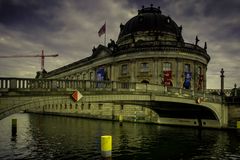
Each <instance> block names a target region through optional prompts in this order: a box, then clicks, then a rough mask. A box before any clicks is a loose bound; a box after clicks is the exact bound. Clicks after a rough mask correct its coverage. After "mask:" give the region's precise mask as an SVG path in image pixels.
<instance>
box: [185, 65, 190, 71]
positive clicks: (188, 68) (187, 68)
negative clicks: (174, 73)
mask: <svg viewBox="0 0 240 160" xmlns="http://www.w3.org/2000/svg"><path fill="white" fill-rule="evenodd" d="M184 72H190V64H185V65H184Z"/></svg>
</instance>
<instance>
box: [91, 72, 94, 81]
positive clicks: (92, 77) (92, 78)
mask: <svg viewBox="0 0 240 160" xmlns="http://www.w3.org/2000/svg"><path fill="white" fill-rule="evenodd" d="M90 80H94V74H93V72H90Z"/></svg>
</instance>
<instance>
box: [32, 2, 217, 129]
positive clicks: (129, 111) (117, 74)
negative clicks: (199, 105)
mask: <svg viewBox="0 0 240 160" xmlns="http://www.w3.org/2000/svg"><path fill="white" fill-rule="evenodd" d="M198 41H199V40H198V38H197V37H196V41H195V43H194V44H190V43H186V42H184V39H183V37H182V26H178V25H177V24H176V23H175V22H174V21H173V20H172V19H171V18H170V17H169V16H165V15H163V14H162V12H161V10H160V8H155V7H153V6H152V5H151V6H150V7H146V8H145V7H143V8H142V9H140V10H139V11H138V14H137V15H136V16H135V17H133V18H131V19H130V20H129V21H127V22H126V23H125V24H120V32H119V36H118V39H117V41H116V42H115V41H114V40H111V41H110V43H108V44H107V46H103V45H99V46H98V47H97V48H95V47H94V48H93V49H92V54H91V56H89V57H87V58H84V59H81V60H79V61H76V62H74V63H71V64H68V65H66V66H63V67H61V68H58V69H55V70H53V71H50V72H48V73H44V74H43V75H42V76H43V78H47V79H63V80H92V81H106V82H107V81H109V82H110V81H116V82H121V83H122V82H134V83H139V84H142V83H149V84H157V85H159V86H167V87H170V86H173V87H176V88H183V89H186V90H194V91H199V92H202V91H204V90H205V89H206V71H207V64H208V62H209V60H210V56H209V55H208V54H207V51H206V49H207V46H206V43H205V46H204V47H203V48H202V47H200V46H198ZM39 78H40V77H39ZM79 82H81V81H79ZM122 84H125V83H122ZM126 84H128V83H126ZM126 87H127V86H126ZM43 107H44V108H41V107H39V108H38V109H37V108H36V109H34V110H32V111H34V112H40V113H43V112H44V113H48V114H58V115H69V116H77V117H89V118H97V119H109V120H118V118H119V117H120V115H121V116H123V117H124V120H127V121H134V122H150V123H158V124H175V125H176V124H177V125H191V126H198V125H200V124H199V123H200V122H199V120H198V119H196V117H194V113H191V111H189V110H184V113H183V111H182V112H181V114H179V112H178V111H177V110H176V111H173V110H174V107H170V108H171V109H169V110H168V108H165V109H167V110H168V111H166V110H164V112H162V113H164V114H161V115H160V114H159V113H156V112H155V111H154V110H152V109H151V108H147V107H144V106H141V105H136V104H116V103H114V102H108V103H97V102H95V103H91V102H85V101H81V100H80V101H78V102H77V103H74V102H73V101H72V100H69V101H67V102H59V104H48V105H46V106H43ZM181 108H184V106H181ZM170 112H171V113H170ZM165 113H166V114H165ZM169 113H170V114H171V116H170V117H169ZM172 113H174V114H172ZM182 113H183V114H182ZM184 115H186V116H187V117H184ZM189 115H193V116H192V117H191V116H189ZM203 115H205V118H202V120H203V119H205V120H203V124H204V125H205V126H217V125H218V122H217V120H216V119H214V118H212V117H211V116H210V117H207V116H206V115H207V114H205V113H204V114H203Z"/></svg>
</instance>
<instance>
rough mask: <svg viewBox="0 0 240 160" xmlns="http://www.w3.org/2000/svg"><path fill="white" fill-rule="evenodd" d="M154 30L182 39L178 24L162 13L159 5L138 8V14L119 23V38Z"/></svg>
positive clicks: (180, 28)
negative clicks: (123, 22)
mask: <svg viewBox="0 0 240 160" xmlns="http://www.w3.org/2000/svg"><path fill="white" fill-rule="evenodd" d="M145 31H149V32H155V33H161V34H163V35H164V33H168V34H172V35H175V36H176V39H178V40H183V39H182V34H181V31H182V27H181V26H180V27H178V25H177V24H176V23H175V22H174V21H173V20H172V19H171V18H170V17H169V16H165V15H163V14H162V12H161V10H160V7H158V8H155V7H153V5H151V7H147V8H144V6H143V7H142V9H141V10H138V15H137V16H135V17H133V18H131V19H130V20H129V21H128V22H127V23H126V24H125V25H122V24H121V25H120V34H119V37H118V38H119V39H120V38H122V37H124V36H126V35H129V34H135V33H138V32H145Z"/></svg>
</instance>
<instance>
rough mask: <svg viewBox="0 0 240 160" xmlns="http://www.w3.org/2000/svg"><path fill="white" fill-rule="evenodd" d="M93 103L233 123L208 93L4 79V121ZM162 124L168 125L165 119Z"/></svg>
mask: <svg viewBox="0 0 240 160" xmlns="http://www.w3.org/2000/svg"><path fill="white" fill-rule="evenodd" d="M75 90H78V91H79V92H80V93H81V94H82V95H83V97H82V98H81V99H80V100H79V101H77V102H75V101H74V100H73V99H72V94H73V92H74V91H75ZM91 103H98V104H101V105H99V108H101V107H102V105H103V104H110V103H111V104H116V105H120V106H124V105H134V106H141V107H144V108H148V109H151V110H153V111H154V112H155V113H156V114H157V115H158V116H159V117H164V116H166V115H167V117H170V118H174V117H175V116H177V117H178V118H180V119H182V120H184V119H194V120H196V121H194V124H195V125H196V126H202V125H203V124H204V123H205V122H204V123H203V120H206V122H207V123H208V125H206V126H207V127H216V128H226V127H228V121H229V119H228V114H229V113H228V107H227V106H226V105H224V104H223V103H224V101H223V99H222V97H220V96H217V95H212V94H208V93H207V91H205V92H197V91H194V90H186V89H182V88H175V87H166V86H162V85H157V84H143V83H131V82H116V81H90V80H63V79H28V78H0V119H3V118H5V117H7V116H9V115H11V114H14V113H17V112H19V111H24V110H29V109H32V108H38V109H39V108H40V109H41V110H42V111H43V112H44V110H45V109H49V108H51V107H52V108H55V107H56V108H57V109H58V111H59V112H60V110H61V109H62V108H64V107H65V108H66V107H67V106H69V108H70V109H72V108H74V107H73V106H75V107H76V108H78V107H79V106H81V107H82V106H83V105H84V104H89V105H90V104H91ZM89 108H90V106H89ZM69 112H71V111H69ZM76 112H77V110H75V111H73V112H72V114H76ZM112 112H114V111H112ZM101 114H102V112H101ZM100 116H101V115H100ZM102 117H104V115H102ZM98 118H100V117H98ZM161 122H162V123H163V124H164V120H161ZM166 124H167V122H166Z"/></svg>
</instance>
